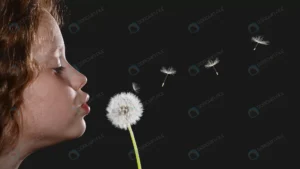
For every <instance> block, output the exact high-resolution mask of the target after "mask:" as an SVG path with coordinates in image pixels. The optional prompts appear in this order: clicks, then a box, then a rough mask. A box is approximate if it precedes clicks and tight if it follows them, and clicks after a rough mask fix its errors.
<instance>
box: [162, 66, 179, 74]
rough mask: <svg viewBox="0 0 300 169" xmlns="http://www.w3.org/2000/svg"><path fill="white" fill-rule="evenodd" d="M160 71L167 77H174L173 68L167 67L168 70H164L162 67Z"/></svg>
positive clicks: (174, 71)
mask: <svg viewBox="0 0 300 169" xmlns="http://www.w3.org/2000/svg"><path fill="white" fill-rule="evenodd" d="M160 71H161V72H162V73H164V74H168V75H174V74H176V70H175V69H174V68H173V67H169V68H168V69H166V68H165V67H162V68H161V70H160Z"/></svg>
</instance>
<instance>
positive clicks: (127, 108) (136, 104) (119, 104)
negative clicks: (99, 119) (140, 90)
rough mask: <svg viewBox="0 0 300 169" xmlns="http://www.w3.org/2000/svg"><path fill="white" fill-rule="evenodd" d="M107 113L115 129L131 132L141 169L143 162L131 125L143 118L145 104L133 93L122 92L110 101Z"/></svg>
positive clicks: (139, 168) (138, 164)
mask: <svg viewBox="0 0 300 169" xmlns="http://www.w3.org/2000/svg"><path fill="white" fill-rule="evenodd" d="M106 111H107V112H108V113H107V118H108V120H109V121H111V123H112V124H113V125H114V126H115V127H117V128H120V129H123V130H127V129H128V130H129V133H130V137H131V141H132V144H133V147H134V152H135V156H136V161H137V166H138V169H141V161H140V157H139V153H138V148H137V144H136V141H135V138H134V134H133V131H132V128H131V125H134V124H136V123H137V121H139V120H140V118H141V117H142V114H143V111H144V108H143V104H142V103H141V101H140V100H139V98H138V97H137V96H136V95H134V94H133V93H130V92H127V93H126V92H121V93H120V94H116V95H115V96H113V97H112V98H111V99H110V101H109V104H108V106H107V108H106Z"/></svg>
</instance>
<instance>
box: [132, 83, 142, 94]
mask: <svg viewBox="0 0 300 169" xmlns="http://www.w3.org/2000/svg"><path fill="white" fill-rule="evenodd" d="M132 88H133V90H134V91H135V92H136V93H138V92H139V91H140V86H139V85H138V84H136V83H134V82H133V83H132Z"/></svg>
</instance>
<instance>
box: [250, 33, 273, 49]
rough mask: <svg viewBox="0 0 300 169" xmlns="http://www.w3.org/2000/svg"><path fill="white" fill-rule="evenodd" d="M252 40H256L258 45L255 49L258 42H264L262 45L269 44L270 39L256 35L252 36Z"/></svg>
mask: <svg viewBox="0 0 300 169" xmlns="http://www.w3.org/2000/svg"><path fill="white" fill-rule="evenodd" d="M251 40H252V41H253V42H256V45H255V47H254V49H253V50H256V47H257V45H258V44H262V45H269V43H270V42H269V41H264V40H263V37H262V36H256V37H252V38H251Z"/></svg>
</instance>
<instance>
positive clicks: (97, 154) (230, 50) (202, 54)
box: [20, 0, 291, 169]
mask: <svg viewBox="0 0 300 169" xmlns="http://www.w3.org/2000/svg"><path fill="white" fill-rule="evenodd" d="M67 6H68V7H69V9H70V11H71V15H70V16H69V19H66V21H67V24H66V26H65V27H64V28H63V29H62V33H63V36H64V40H65V44H66V55H67V59H68V61H69V62H70V64H75V65H76V64H77V63H79V62H80V61H82V60H84V59H86V58H88V57H89V56H91V55H93V54H94V53H97V52H98V51H100V50H101V49H104V54H103V55H99V56H97V57H95V58H94V59H92V60H91V61H89V62H87V63H85V64H84V65H83V66H82V67H80V68H79V71H80V72H82V73H83V74H85V75H86V76H87V78H88V83H87V85H86V86H85V87H84V89H83V91H85V92H87V93H89V94H90V96H91V99H93V97H94V100H93V101H92V102H90V106H91V113H90V114H89V115H88V116H87V117H86V118H85V119H86V123H87V130H86V132H85V134H84V135H83V136H82V137H81V138H79V139H76V140H73V141H69V142H64V143H61V144H58V145H55V146H52V147H48V148H45V149H43V150H40V151H38V152H36V153H34V154H32V155H31V156H29V157H28V158H27V159H25V161H24V162H23V163H22V165H21V167H20V168H21V169H29V168H30V169H33V168H73V169H75V168H88V169H89V168H119V167H124V168H137V166H136V162H135V160H131V159H130V158H129V157H128V152H129V151H130V150H131V149H132V148H133V147H132V143H131V139H130V135H129V132H128V131H124V130H120V129H117V128H115V127H113V126H112V124H111V123H110V122H109V121H108V120H107V118H106V111H105V109H106V106H107V104H108V101H109V99H110V97H112V96H113V95H114V94H116V93H119V92H122V91H132V82H135V83H137V84H139V85H140V87H141V91H140V93H138V94H137V96H138V97H139V98H140V99H141V100H142V101H147V100H149V99H150V98H152V97H153V96H154V97H155V96H157V95H158V94H160V93H163V95H162V96H160V97H157V98H156V99H154V100H153V101H151V102H150V103H149V104H148V105H147V106H146V107H145V111H144V115H143V117H142V118H141V120H140V121H139V122H138V123H137V125H135V126H133V127H132V128H133V130H134V134H135V137H136V141H137V144H138V146H142V145H144V144H146V143H147V142H150V141H151V140H153V139H155V138H157V137H158V136H160V135H162V134H163V135H164V137H163V138H162V139H159V140H157V141H154V142H153V143H152V144H150V145H149V146H147V147H146V148H145V149H143V150H142V151H141V152H140V157H141V163H142V167H143V168H144V169H150V168H171V167H178V166H181V168H190V169H192V168H200V167H202V164H203V163H204V162H206V161H209V162H215V164H223V163H218V162H227V161H234V162H249V161H251V160H250V159H249V158H248V152H249V150H251V149H255V148H259V147H260V146H261V145H264V144H266V143H267V142H269V141H270V140H272V139H274V138H275V137H276V136H280V135H281V134H282V133H283V135H284V136H285V137H284V138H283V139H280V140H278V141H275V142H274V143H273V144H271V145H270V146H269V147H267V148H265V149H264V150H262V151H261V152H260V157H259V158H258V159H257V160H276V161H286V160H289V158H290V154H289V149H290V148H291V147H290V146H289V144H288V141H289V133H288V128H289V127H290V126H289V124H288V123H287V120H288V117H289V114H290V112H289V111H288V91H287V87H286V86H287V84H286V83H285V82H287V80H288V73H287V72H288V69H287V68H288V67H287V65H288V60H287V57H288V55H289V53H288V50H287V44H286V43H285V42H286V41H287V37H286V36H284V33H285V32H287V30H288V28H287V26H286V25H287V23H288V22H289V9H288V7H285V6H283V8H284V11H283V12H280V13H278V14H276V15H274V16H272V17H271V18H270V19H268V20H266V21H265V22H264V23H262V24H261V25H259V27H260V30H259V31H258V32H256V33H254V34H251V33H250V32H249V31H248V25H249V24H251V23H252V22H256V21H257V20H259V19H260V18H261V17H265V16H269V15H270V14H271V13H272V12H275V11H276V10H277V9H278V8H280V7H281V5H277V6H276V5H273V6H269V7H259V6H257V7H248V8H247V7H243V8H237V7H235V8H234V7H230V6H224V5H221V4H220V5H217V4H215V5H214V6H212V5H204V4H202V5H199V4H198V3H197V2H195V3H186V4H179V3H178V4H175V3H173V4H168V3H165V4H164V3H161V4H154V3H153V4H151V5H150V4H146V3H144V4H141V3H140V4H137V3H127V2H123V3H122V4H112V3H111V4H107V3H102V2H101V1H96V0H85V1H80V0H73V1H71V0H70V1H67ZM102 6H103V8H104V11H103V12H100V13H98V14H97V15H95V16H93V17H91V18H90V19H88V20H86V21H85V22H83V23H82V24H80V25H79V26H80V30H79V31H78V32H77V33H71V32H70V31H69V29H68V25H69V24H71V23H73V22H76V21H78V20H80V19H82V18H84V17H85V16H88V15H89V14H91V13H93V12H94V11H96V10H97V9H100V8H101V7H102ZM161 6H163V9H164V11H162V12H160V13H158V14H157V15H155V16H153V17H152V18H150V19H149V20H148V21H146V22H144V23H142V24H141V25H140V30H139V31H138V32H137V33H134V34H130V32H129V30H128V25H129V24H131V23H132V22H136V21H138V20H140V19H142V18H143V17H146V16H148V15H149V14H151V13H152V12H155V11H156V10H157V9H158V8H160V7H161ZM222 6H223V8H224V11H223V12H220V13H219V14H217V15H215V16H213V17H211V18H209V19H208V20H207V21H205V22H203V23H202V24H201V25H200V29H199V32H197V33H191V32H190V31H189V30H188V25H189V24H190V23H193V22H195V21H197V20H200V19H201V18H203V17H205V16H208V15H210V14H211V13H212V12H214V11H216V10H217V9H220V8H221V7H222ZM256 35H262V36H264V39H266V40H269V41H270V45H268V46H263V45H258V47H257V50H255V51H254V50H253V48H254V46H255V43H253V42H251V37H252V36H256ZM162 49H164V51H165V53H164V54H162V55H159V56H157V57H155V58H154V59H152V60H150V61H149V62H146V63H145V64H144V65H143V66H141V67H140V72H139V73H138V74H137V75H135V76H132V75H130V74H129V72H128V68H129V66H131V65H132V64H137V63H138V62H141V61H143V60H144V59H146V58H148V57H150V56H151V55H152V54H153V53H156V52H159V51H160V50H162ZM281 49H283V50H284V53H283V54H282V55H280V56H278V57H276V58H274V59H272V60H270V61H269V62H267V63H266V64H264V65H263V66H262V67H261V69H260V73H259V74H257V75H255V76H251V75H250V74H249V73H248V67H249V66H250V65H252V64H257V63H258V62H259V61H261V60H263V59H265V58H267V57H269V56H271V55H272V54H273V53H275V52H278V51H280V50H281ZM221 50H223V53H222V54H221V55H219V56H218V58H219V60H220V63H219V64H217V65H216V69H217V70H218V72H219V76H217V75H216V74H215V72H214V70H213V69H212V68H211V69H205V68H204V66H201V67H199V70H200V71H199V73H198V74H197V75H196V76H191V75H190V74H189V72H188V68H189V66H191V65H193V64H197V63H199V62H200V61H202V60H204V59H206V58H208V57H210V56H211V55H213V54H215V53H217V52H219V51H221ZM225 65H226V67H225ZM162 66H166V67H168V66H172V67H174V68H175V69H176V70H177V73H176V74H175V75H174V76H169V77H168V79H167V80H166V84H165V86H164V87H163V88H162V87H161V84H162V82H163V80H164V78H165V75H164V74H163V73H161V72H160V69H161V67H162ZM225 68H226V69H225ZM220 92H223V93H224V95H223V96H222V97H220V98H218V99H215V100H214V101H212V102H211V103H209V104H207V105H205V106H204V107H203V109H200V113H199V115H198V116H197V117H195V118H191V117H190V116H189V114H188V110H189V109H190V108H191V107H193V106H197V105H200V104H201V103H203V102H205V101H206V100H208V99H210V98H211V97H213V96H215V95H216V94H217V93H220ZM281 92H283V93H284V95H283V96H281V97H279V98H277V99H275V100H274V101H273V102H271V103H269V104H267V105H266V106H264V107H263V108H262V110H261V111H260V114H259V115H258V116H257V117H255V118H250V117H249V115H248V109H250V108H251V107H253V106H257V105H259V104H261V103H263V102H264V101H266V100H268V99H269V98H271V97H273V96H276V95H277V94H278V93H281ZM100 93H103V95H99V94H100ZM97 94H98V96H99V97H96V95H97ZM101 134H102V135H104V137H103V139H101V140H98V141H96V142H94V143H93V144H92V145H90V146H88V147H86V148H85V149H84V150H83V151H81V152H80V157H79V158H78V159H77V160H71V159H70V158H69V157H68V153H69V151H71V150H72V149H76V148H78V147H80V146H81V145H83V144H87V143H89V142H90V141H91V140H93V139H95V138H96V137H98V136H101ZM222 134H223V136H224V138H222V139H219V140H218V141H216V142H214V143H213V144H212V145H210V146H208V147H207V148H205V149H203V151H201V152H200V153H199V154H200V156H199V157H198V158H197V159H196V160H191V159H190V158H189V156H188V153H189V151H190V150H192V149H196V148H198V147H200V146H202V145H204V144H205V143H207V142H209V141H211V140H213V139H215V138H216V137H217V136H220V135H222ZM225 140H226V141H225ZM210 164H211V163H210Z"/></svg>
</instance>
